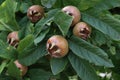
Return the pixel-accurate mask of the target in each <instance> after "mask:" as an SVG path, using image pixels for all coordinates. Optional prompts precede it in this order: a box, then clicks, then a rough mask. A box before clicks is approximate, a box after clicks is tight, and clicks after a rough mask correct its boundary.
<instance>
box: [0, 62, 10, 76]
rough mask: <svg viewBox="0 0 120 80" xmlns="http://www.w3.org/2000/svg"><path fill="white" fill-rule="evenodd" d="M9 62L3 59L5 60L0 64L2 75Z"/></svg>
mask: <svg viewBox="0 0 120 80" xmlns="http://www.w3.org/2000/svg"><path fill="white" fill-rule="evenodd" d="M7 62H8V61H3V62H2V63H1V65H0V75H1V73H2V71H3V70H4V68H5V67H6V65H7Z"/></svg>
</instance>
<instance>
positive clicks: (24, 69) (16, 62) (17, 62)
mask: <svg viewBox="0 0 120 80" xmlns="http://www.w3.org/2000/svg"><path fill="white" fill-rule="evenodd" d="M14 63H15V65H16V66H17V68H18V69H20V71H21V76H24V75H25V74H26V73H27V70H28V67H27V66H24V65H22V64H20V63H19V61H18V60H16V61H14Z"/></svg>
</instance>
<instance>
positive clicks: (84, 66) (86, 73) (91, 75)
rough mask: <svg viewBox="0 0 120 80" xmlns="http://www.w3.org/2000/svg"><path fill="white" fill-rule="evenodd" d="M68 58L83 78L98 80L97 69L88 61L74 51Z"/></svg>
mask: <svg viewBox="0 0 120 80" xmlns="http://www.w3.org/2000/svg"><path fill="white" fill-rule="evenodd" d="M68 59H69V61H70V63H71V65H72V67H73V68H74V70H75V71H76V72H77V74H78V76H79V77H80V78H81V79H82V80H88V79H89V80H98V77H97V75H96V73H95V70H94V69H93V67H92V66H91V65H90V64H89V63H88V62H87V61H85V60H83V59H81V58H79V57H77V56H75V55H74V54H73V53H70V54H69V55H68Z"/></svg>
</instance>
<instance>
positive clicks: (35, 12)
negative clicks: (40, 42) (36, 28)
mask: <svg viewBox="0 0 120 80" xmlns="http://www.w3.org/2000/svg"><path fill="white" fill-rule="evenodd" d="M27 16H28V18H29V20H30V21H31V22H32V23H36V22H38V21H39V20H40V19H41V18H42V17H43V16H44V9H43V7H42V6H40V5H33V6H31V7H30V8H29V9H28V11H27Z"/></svg>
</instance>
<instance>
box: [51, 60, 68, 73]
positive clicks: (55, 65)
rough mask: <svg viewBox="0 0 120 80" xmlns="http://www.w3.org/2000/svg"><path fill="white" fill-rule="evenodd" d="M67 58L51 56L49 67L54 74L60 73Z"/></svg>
mask: <svg viewBox="0 0 120 80" xmlns="http://www.w3.org/2000/svg"><path fill="white" fill-rule="evenodd" d="M67 62H68V61H67V60H66V58H61V59H56V58H52V59H51V61H50V64H51V69H52V72H53V74H54V75H56V74H58V73H60V72H61V71H63V70H64V69H65V66H66V65H67Z"/></svg>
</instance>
